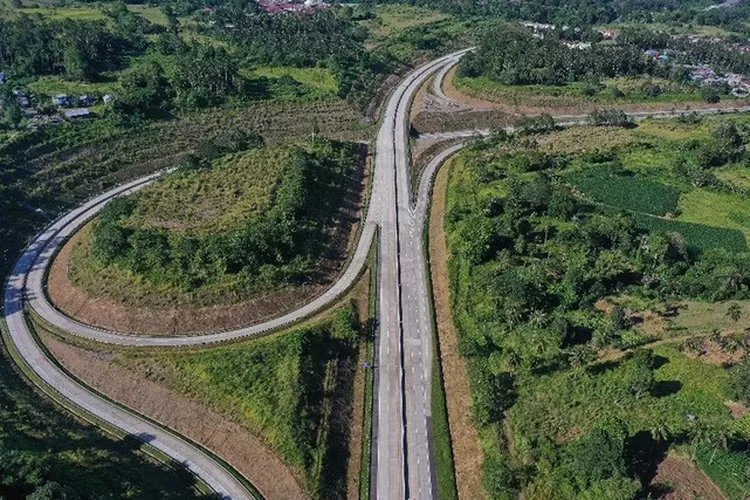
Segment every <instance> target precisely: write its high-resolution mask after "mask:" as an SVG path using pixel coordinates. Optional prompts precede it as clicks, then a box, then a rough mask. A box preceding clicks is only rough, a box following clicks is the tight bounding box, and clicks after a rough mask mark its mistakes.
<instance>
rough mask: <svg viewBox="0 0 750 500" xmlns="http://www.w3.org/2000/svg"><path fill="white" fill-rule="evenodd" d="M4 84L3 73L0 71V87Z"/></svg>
mask: <svg viewBox="0 0 750 500" xmlns="http://www.w3.org/2000/svg"><path fill="white" fill-rule="evenodd" d="M4 83H5V72H3V71H0V85H3V84H4Z"/></svg>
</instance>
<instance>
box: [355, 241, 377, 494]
mask: <svg viewBox="0 0 750 500" xmlns="http://www.w3.org/2000/svg"><path fill="white" fill-rule="evenodd" d="M377 240H378V234H377V232H376V234H375V241H377ZM377 263H378V247H377V246H373V250H372V253H371V254H370V276H371V278H370V303H369V306H368V310H369V321H368V324H367V337H366V339H365V346H364V349H365V359H367V361H368V362H369V363H370V365H373V362H374V359H375V342H374V340H375V321H376V314H377V310H378V293H377V290H378V272H377ZM374 392H375V374H374V373H373V370H366V371H365V413H364V418H363V422H362V428H363V432H362V461H361V462H360V464H361V465H360V469H359V498H360V500H368V499H369V498H370V481H371V476H372V410H373V404H374V400H373V397H374Z"/></svg>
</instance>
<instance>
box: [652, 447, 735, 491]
mask: <svg viewBox="0 0 750 500" xmlns="http://www.w3.org/2000/svg"><path fill="white" fill-rule="evenodd" d="M651 486H652V489H653V490H655V491H657V492H658V493H657V495H656V496H654V498H659V499H663V500H694V499H696V498H700V499H702V500H724V499H725V498H726V496H724V494H723V493H722V492H721V490H719V488H718V486H716V485H715V484H714V483H713V481H711V479H710V478H709V477H708V476H707V475H706V474H705V473H704V472H703V471H702V470H700V469H699V468H698V467H697V466H696V465H695V464H694V463H693V462H691V461H690V459H689V458H687V457H683V456H681V455H675V454H670V455H668V456H667V458H665V459H664V460H662V462H661V463H660V464H659V466H658V468H657V472H656V476H655V477H654V479H653V480H652V481H651Z"/></svg>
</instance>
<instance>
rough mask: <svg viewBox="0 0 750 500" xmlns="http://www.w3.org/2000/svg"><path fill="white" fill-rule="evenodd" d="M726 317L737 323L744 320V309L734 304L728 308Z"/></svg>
mask: <svg viewBox="0 0 750 500" xmlns="http://www.w3.org/2000/svg"><path fill="white" fill-rule="evenodd" d="M726 317H727V318H729V319H731V320H732V321H733V322H735V323H737V322H738V321H739V320H740V319H741V318H742V307H741V306H740V305H739V304H738V303H736V302H732V303H731V304H729V307H728V308H727V314H726Z"/></svg>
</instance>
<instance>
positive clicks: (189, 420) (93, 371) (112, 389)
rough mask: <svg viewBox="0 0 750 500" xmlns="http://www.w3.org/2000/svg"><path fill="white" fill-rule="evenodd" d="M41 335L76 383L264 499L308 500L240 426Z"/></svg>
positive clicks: (107, 357)
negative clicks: (209, 459) (205, 457)
mask: <svg viewBox="0 0 750 500" xmlns="http://www.w3.org/2000/svg"><path fill="white" fill-rule="evenodd" d="M37 330H38V331H39V332H40V336H41V338H42V341H43V342H44V344H45V345H46V346H47V348H48V349H49V350H50V352H51V353H52V355H53V356H54V357H55V358H56V359H57V360H58V361H59V362H60V363H62V364H63V366H65V367H66V368H67V369H68V370H70V372H71V373H73V374H74V375H75V376H76V377H78V378H80V379H81V380H83V381H84V382H85V383H86V384H88V385H90V386H92V387H94V388H95V389H97V390H98V391H101V392H102V393H104V394H106V395H107V396H109V397H111V398H112V399H115V400H116V401H119V402H121V403H123V404H124V405H126V406H128V407H130V408H133V409H134V410H136V411H138V412H140V413H143V414H144V415H148V416H149V417H150V418H152V419H154V420H156V421H158V422H160V423H161V424H163V425H165V426H167V427H169V428H171V429H174V430H176V431H177V432H179V433H180V434H183V435H185V436H186V437H188V438H190V439H192V440H194V441H196V442H198V443H201V444H202V445H203V446H205V447H206V448H208V449H210V450H211V451H213V452H214V453H216V454H217V455H219V456H220V457H222V458H223V459H224V460H226V461H227V462H228V463H229V464H231V465H232V466H233V467H234V468H235V469H237V471H239V472H240V473H241V474H242V475H243V476H245V477H247V479H248V480H249V481H250V482H252V483H253V485H255V487H256V488H258V489H259V490H260V491H261V493H263V495H264V496H265V497H266V498H284V499H304V498H307V495H306V494H305V493H304V491H303V489H302V487H301V486H300V483H299V481H298V478H297V477H295V474H294V473H293V472H292V470H291V469H290V468H289V467H287V466H286V465H285V464H284V462H283V461H282V459H281V458H280V457H279V456H278V455H277V454H276V453H275V452H273V451H271V450H270V449H269V448H268V447H266V445H265V444H264V443H263V442H262V441H261V440H260V439H258V438H257V437H255V436H253V435H252V434H250V433H249V432H248V431H247V430H246V429H245V428H243V427H242V426H241V425H239V424H237V423H235V422H232V421H231V420H230V419H229V418H227V417H225V416H223V415H221V414H219V413H217V412H215V411H213V410H211V409H210V408H208V407H206V406H203V405H201V404H198V403H196V402H194V401H191V400H189V399H187V398H185V397H183V396H181V395H180V394H178V393H176V392H174V391H171V390H169V389H167V388H165V387H163V386H161V385H160V384H158V383H157V382H154V381H151V380H148V379H147V378H145V377H144V374H142V373H136V372H134V371H132V370H129V369H127V368H124V367H123V366H121V365H119V364H117V363H115V362H114V361H113V357H114V356H113V355H112V353H108V352H106V351H93V350H89V349H86V348H83V347H75V346H72V345H70V344H67V343H65V342H63V341H61V340H60V339H59V338H57V337H56V336H54V335H53V334H50V333H46V332H43V330H41V329H40V328H37Z"/></svg>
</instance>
